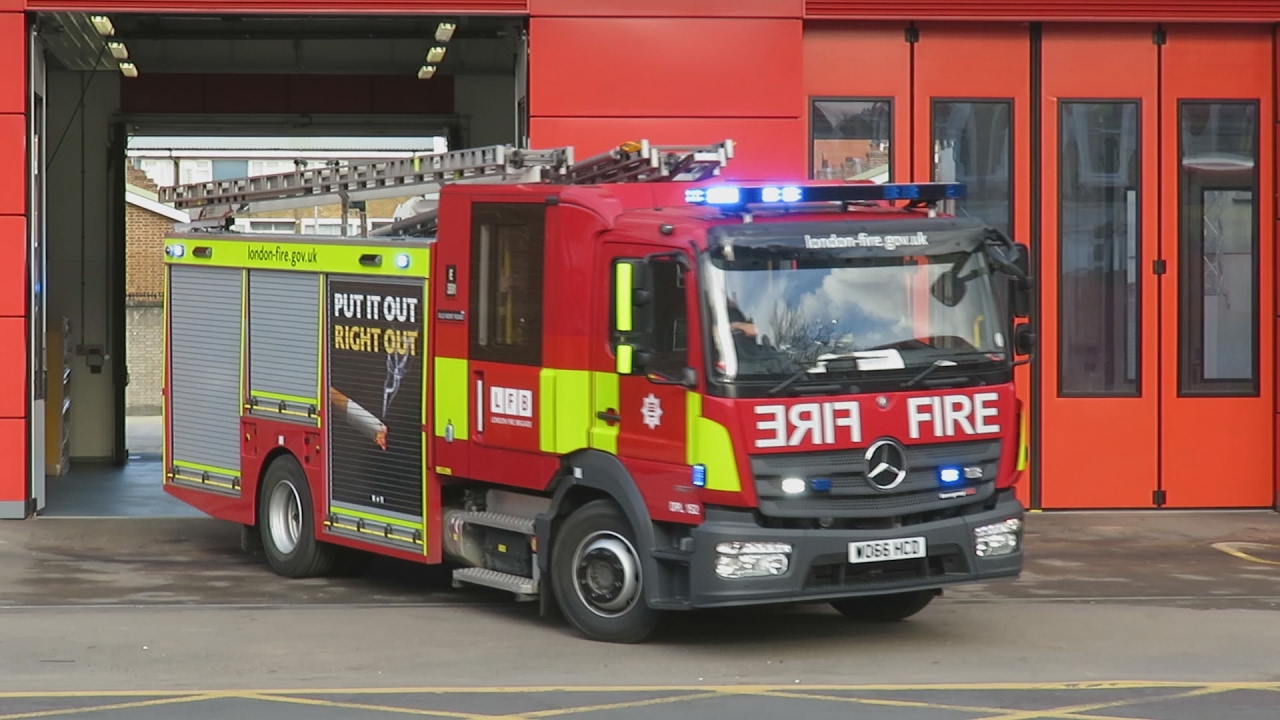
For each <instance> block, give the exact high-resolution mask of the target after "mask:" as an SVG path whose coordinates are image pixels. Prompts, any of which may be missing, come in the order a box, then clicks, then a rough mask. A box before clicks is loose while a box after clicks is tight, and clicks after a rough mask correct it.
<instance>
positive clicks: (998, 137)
mask: <svg viewBox="0 0 1280 720" xmlns="http://www.w3.org/2000/svg"><path fill="white" fill-rule="evenodd" d="M1012 105H1013V104H1012V103H1010V102H956V101H942V100H937V101H934V103H933V148H934V150H933V179H934V181H935V182H960V183H964V184H965V186H966V190H967V191H968V192H967V193H966V194H967V197H966V198H965V199H963V200H960V201H958V202H957V204H956V206H955V212H956V214H957V215H963V216H965V217H976V218H981V219H982V221H983V222H985V223H987V224H988V225H990V226H991V227H994V228H998V229H1000V230H1002V231H1004V233H1005V234H1006V235H1010V236H1011V237H1012V229H1011V225H1012V217H1011V202H1010V198H1011V193H1012V190H1011V180H1012V178H1011V177H1010V174H1011V173H1010V167H1011V164H1010V158H1011V156H1012V154H1013V133H1012V131H1011V127H1010V117H1011V115H1012V112H1011V111H1012Z"/></svg>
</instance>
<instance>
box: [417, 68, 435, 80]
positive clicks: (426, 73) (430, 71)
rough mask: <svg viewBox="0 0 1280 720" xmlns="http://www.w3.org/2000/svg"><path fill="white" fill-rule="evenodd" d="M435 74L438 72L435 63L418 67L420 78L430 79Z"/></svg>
mask: <svg viewBox="0 0 1280 720" xmlns="http://www.w3.org/2000/svg"><path fill="white" fill-rule="evenodd" d="M435 74H436V66H435V65H423V66H422V67H420V68H418V79H419V80H430V79H431V76H432V75H435Z"/></svg>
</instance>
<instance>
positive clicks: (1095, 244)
mask: <svg viewBox="0 0 1280 720" xmlns="http://www.w3.org/2000/svg"><path fill="white" fill-rule="evenodd" d="M1138 118H1139V108H1138V103H1136V102H1092V103H1090V102H1064V103H1062V115H1061V128H1060V147H1059V163H1060V176H1059V182H1058V196H1059V199H1058V202H1059V213H1060V218H1059V223H1060V224H1059V241H1058V272H1059V273H1060V279H1059V290H1058V292H1059V295H1058V307H1059V313H1060V317H1061V321H1060V329H1059V332H1060V337H1059V344H1058V347H1059V358H1058V367H1059V370H1058V383H1059V385H1058V387H1059V394H1061V395H1136V394H1138V391H1139V378H1138V332H1139V327H1138V302H1139V289H1140V281H1139V277H1138V268H1139V264H1138V263H1139V242H1138V239H1139V237H1140V227H1139V222H1138V208H1139V202H1140V193H1141V167H1142V163H1141V150H1140V148H1139V133H1138Z"/></svg>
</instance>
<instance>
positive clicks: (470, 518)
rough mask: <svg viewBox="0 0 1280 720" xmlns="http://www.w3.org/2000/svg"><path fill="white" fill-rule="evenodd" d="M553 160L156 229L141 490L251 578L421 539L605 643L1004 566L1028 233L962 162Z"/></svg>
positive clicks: (1024, 347) (416, 544) (1014, 519)
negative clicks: (946, 208)
mask: <svg viewBox="0 0 1280 720" xmlns="http://www.w3.org/2000/svg"><path fill="white" fill-rule="evenodd" d="M726 147H731V146H722V147H721V149H720V150H719V152H720V153H721V155H725V154H726V153H725V148H726ZM632 151H634V148H632ZM646 153H648V154H646ZM626 154H627V150H626V146H624V147H623V151H622V155H626ZM696 154H697V153H694V154H693V155H696ZM641 155H645V157H646V158H654V157H657V156H655V155H652V154H651V153H649V150H648V148H647V145H646V146H644V152H643V153H641ZM693 155H687V154H686V155H679V157H680V158H687V157H692V156H693ZM610 157H611V158H613V159H614V160H616V159H617V158H618V157H620V156H619V155H618V154H617V153H615V154H614V155H611V156H610ZM668 159H669V158H668ZM677 159H678V158H677ZM704 159H705V158H704ZM646 162H647V165H646V167H649V168H651V169H652V168H670V167H672V166H671V164H670V163H667V162H666V160H661V161H653V162H648V160H647V159H646ZM582 165H583V164H579V165H573V166H571V167H570V169H569V171H567V172H563V173H559V174H553V177H552V179H551V180H549V181H548V180H546V179H539V180H536V181H529V180H528V179H527V178H522V179H518V180H516V181H513V182H484V181H476V182H465V181H463V182H442V183H441V184H442V185H443V188H442V189H441V191H440V196H439V207H438V210H437V211H433V213H431V217H430V218H429V222H427V223H425V224H424V222H425V220H424V219H421V218H420V219H417V220H415V221H414V222H406V223H400V224H398V226H397V227H393V228H392V229H390V231H389V232H388V233H386V234H384V235H381V236H378V237H361V238H319V237H300V236H279V235H274V236H261V235H259V236H251V235H246V234H239V233H227V232H214V233H209V232H199V231H192V232H185V233H175V235H174V236H173V237H172V238H171V239H170V240H169V241H168V243H167V265H168V280H167V282H168V289H167V293H168V294H167V302H166V308H167V312H168V322H169V332H168V337H167V343H166V352H167V357H168V363H169V368H168V370H169V372H168V375H167V380H166V431H167V440H166V480H165V482H166V485H165V487H166V490H167V491H168V492H170V493H172V494H173V495H175V496H177V497H179V498H182V499H183V500H185V501H187V502H189V503H191V504H192V505H195V506H196V507H199V508H201V509H203V510H205V511H206V512H208V513H209V514H211V515H213V516H215V517H220V518H223V519H227V520H231V521H234V522H238V523H241V524H242V525H243V526H244V527H245V528H246V538H247V540H248V541H250V542H251V543H253V544H255V545H256V544H258V543H260V544H261V547H262V550H263V551H264V552H265V554H266V557H267V559H268V561H269V562H270V564H271V566H272V567H273V568H274V569H275V570H276V571H277V572H279V573H280V574H282V575H285V576H288V577H304V576H312V575H318V574H323V573H326V572H328V571H330V570H331V569H332V568H333V567H334V566H335V564H336V563H338V562H341V561H342V560H344V558H346V557H348V556H350V555H351V553H352V552H353V551H364V552H374V553H380V554H385V555H391V556H395V557H400V558H403V559H406V560H412V561H415V562H425V563H441V562H448V563H451V564H453V565H455V566H456V569H455V570H454V571H453V577H454V580H455V584H458V585H462V584H473V585H483V586H488V587H492V588H499V589H502V590H507V591H510V592H512V593H514V594H515V595H516V596H517V597H518V598H521V599H527V600H534V599H536V600H539V601H540V602H541V603H542V604H543V608H544V609H545V610H549V609H551V607H552V606H557V607H558V608H559V609H560V611H561V612H562V613H563V615H564V616H565V617H566V618H567V619H568V620H569V621H570V623H571V624H572V625H573V626H574V627H575V628H577V629H578V630H579V631H580V632H581V633H583V634H584V635H585V636H587V637H589V638H592V639H598V640H606V641H614V642H636V641H640V640H643V639H644V638H646V637H647V636H648V635H649V634H650V632H651V631H652V630H653V629H654V627H655V625H656V623H657V622H658V619H659V617H660V615H661V613H662V612H664V611H668V610H683V609H691V608H707V607H717V606H730V605H745V604H760V603H781V602H827V603H830V604H831V605H832V606H833V607H835V608H836V609H837V610H838V611H840V612H841V613H843V614H844V615H846V616H849V617H851V618H855V619H867V620H879V621H888V620H899V619H903V618H906V617H908V616H910V615H913V614H915V613H916V612H919V611H920V610H921V609H923V608H924V607H925V606H926V605H928V604H929V602H930V601H931V600H932V599H933V598H934V597H935V596H936V595H938V594H939V593H940V592H941V591H942V589H943V588H945V587H947V586H951V585H956V584H961V583H973V582H986V581H991V580H996V579H1007V578H1013V577H1016V576H1017V575H1018V574H1019V573H1020V571H1021V567H1022V518H1023V508H1022V506H1021V505H1020V503H1019V502H1018V500H1017V499H1016V498H1015V497H1014V494H1013V485H1014V484H1015V483H1016V482H1017V481H1018V479H1019V477H1020V475H1021V473H1022V472H1023V470H1024V468H1025V465H1026V442H1027V438H1026V421H1025V416H1024V412H1023V409H1022V405H1021V403H1020V401H1019V400H1018V399H1017V398H1016V396H1015V390H1014V384H1013V370H1014V366H1015V365H1016V364H1020V363H1023V362H1026V361H1027V356H1028V355H1029V354H1030V353H1031V352H1032V347H1033V345H1034V337H1035V336H1034V333H1033V331H1032V329H1031V326H1030V325H1029V324H1028V323H1026V322H1022V321H1020V319H1022V318H1026V317H1027V316H1028V314H1029V312H1028V307H1029V298H1030V295H1029V292H1030V278H1029V277H1028V274H1027V262H1026V258H1027V254H1026V248H1025V246H1022V245H1020V244H1016V243H1013V242H1012V241H1010V240H1009V239H1008V238H1007V237H1005V236H1004V235H1003V234H1001V233H1000V232H999V231H997V230H994V229H992V228H990V227H988V226H986V225H985V224H984V223H982V222H981V221H980V220H976V219H969V218H958V217H952V216H947V215H946V214H945V213H943V214H940V213H939V212H938V209H939V207H938V206H939V205H945V204H946V203H948V202H949V201H952V200H955V199H957V198H960V197H962V196H963V191H964V188H963V186H960V185H954V184H939V183H926V184H890V185H875V184H846V183H831V182H821V183H798V184H791V185H767V184H756V183H750V184H729V183H725V182H719V181H716V180H715V177H714V172H713V173H711V174H709V175H707V174H703V175H699V174H697V173H694V174H693V178H694V182H680V181H679V179H680V178H679V177H675V176H676V175H678V174H679V173H678V172H674V173H673V172H658V173H656V174H655V175H654V176H652V177H645V178H642V179H640V180H637V179H636V178H635V176H629V177H627V176H618V175H617V174H616V173H612V172H607V173H604V174H603V179H602V176H601V173H594V174H590V173H588V174H582V173H578V174H575V172H574V168H578V169H580V168H581V167H582ZM677 165H678V163H677ZM681 168H683V169H685V170H687V167H686V166H678V167H676V169H677V170H681ZM615 169H616V168H615ZM420 170H421V168H420V167H415V171H420ZM455 176H456V173H455ZM611 180H612V181H611ZM644 180H649V181H644ZM285 185H287V184H285ZM295 185H296V183H295ZM289 187H292V186H289ZM206 190H208V188H206ZM187 191H190V188H188V189H187ZM237 192H242V191H237ZM174 195H175V197H177V198H178V199H179V200H183V201H184V202H186V203H187V206H189V207H190V206H199V205H200V204H201V203H203V202H205V200H207V198H208V196H209V195H210V193H209V192H202V193H197V194H196V195H199V196H200V197H203V198H205V200H199V199H197V198H196V197H195V195H191V194H188V195H186V196H183V192H177V193H175V194H174ZM184 197H185V200H184ZM312 201H314V198H312ZM896 203H901V204H896ZM424 227H426V228H427V229H428V230H429V231H430V233H429V234H426V235H425V236H423V235H422V234H420V233H418V231H420V230H422V229H423V228H424ZM232 404H233V405H234V412H232V411H231V406H232Z"/></svg>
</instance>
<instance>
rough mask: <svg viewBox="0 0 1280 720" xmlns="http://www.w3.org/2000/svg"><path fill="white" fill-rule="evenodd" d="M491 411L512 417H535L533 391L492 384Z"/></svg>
mask: <svg viewBox="0 0 1280 720" xmlns="http://www.w3.org/2000/svg"><path fill="white" fill-rule="evenodd" d="M489 412H490V413H492V414H494V415H507V416H510V417H522V418H531V417H533V391H532V390H517V389H515V388H504V387H498V386H496V385H495V386H492V387H490V388H489Z"/></svg>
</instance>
